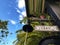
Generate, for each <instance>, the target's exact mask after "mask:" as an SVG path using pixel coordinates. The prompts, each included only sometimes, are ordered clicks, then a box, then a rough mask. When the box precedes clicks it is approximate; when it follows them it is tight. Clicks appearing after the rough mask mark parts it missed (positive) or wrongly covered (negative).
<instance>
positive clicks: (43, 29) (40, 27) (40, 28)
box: [34, 26, 60, 32]
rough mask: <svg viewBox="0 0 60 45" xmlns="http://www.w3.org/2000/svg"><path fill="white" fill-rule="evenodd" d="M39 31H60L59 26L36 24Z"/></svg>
mask: <svg viewBox="0 0 60 45" xmlns="http://www.w3.org/2000/svg"><path fill="white" fill-rule="evenodd" d="M34 29H35V30H37V31H53V32H54V31H60V30H59V29H58V27H57V26H35V28H34Z"/></svg>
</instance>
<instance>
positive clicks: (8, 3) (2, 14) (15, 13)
mask: <svg viewBox="0 0 60 45" xmlns="http://www.w3.org/2000/svg"><path fill="white" fill-rule="evenodd" d="M24 17H26V9H25V2H24V0H0V20H7V21H9V22H8V31H9V32H10V33H11V32H12V33H13V34H12V35H10V34H9V36H8V37H7V38H4V39H5V40H4V41H5V42H6V45H14V44H12V42H13V41H14V40H15V39H16V33H15V32H16V30H19V29H21V28H22V26H23V25H24V23H22V24H20V23H19V22H20V20H22V19H23V18H24ZM7 42H8V44H7ZM0 45H3V44H2V43H0Z"/></svg>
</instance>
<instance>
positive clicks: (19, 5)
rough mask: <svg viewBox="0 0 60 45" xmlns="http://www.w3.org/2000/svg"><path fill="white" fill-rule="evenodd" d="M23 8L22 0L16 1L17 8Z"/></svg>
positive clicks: (23, 2)
mask: <svg viewBox="0 0 60 45" xmlns="http://www.w3.org/2000/svg"><path fill="white" fill-rule="evenodd" d="M23 7H25V1H24V0H18V8H23Z"/></svg>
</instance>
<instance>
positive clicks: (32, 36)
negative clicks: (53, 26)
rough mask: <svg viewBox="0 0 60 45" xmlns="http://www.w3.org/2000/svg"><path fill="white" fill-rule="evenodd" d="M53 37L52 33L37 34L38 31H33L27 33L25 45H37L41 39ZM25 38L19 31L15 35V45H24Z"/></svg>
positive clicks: (23, 33) (22, 32) (24, 34)
mask: <svg viewBox="0 0 60 45" xmlns="http://www.w3.org/2000/svg"><path fill="white" fill-rule="evenodd" d="M52 35H55V34H54V33H52V32H39V31H35V30H34V31H33V32H30V33H28V35H27V43H26V44H27V45H38V44H39V41H40V40H41V39H42V38H45V37H48V36H52ZM25 36H26V32H24V31H21V32H20V33H19V32H18V33H17V42H16V44H15V45H24V41H25Z"/></svg>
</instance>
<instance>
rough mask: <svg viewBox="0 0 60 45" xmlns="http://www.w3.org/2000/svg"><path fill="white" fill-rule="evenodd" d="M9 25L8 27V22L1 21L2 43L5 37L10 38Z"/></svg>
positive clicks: (0, 37) (0, 36)
mask: <svg viewBox="0 0 60 45" xmlns="http://www.w3.org/2000/svg"><path fill="white" fill-rule="evenodd" d="M7 25H8V21H2V20H0V34H1V35H0V39H1V40H0V43H1V42H2V40H3V38H4V37H7V36H8V33H9V32H8V28H7Z"/></svg>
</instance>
